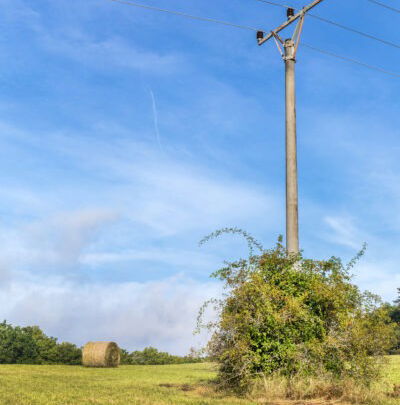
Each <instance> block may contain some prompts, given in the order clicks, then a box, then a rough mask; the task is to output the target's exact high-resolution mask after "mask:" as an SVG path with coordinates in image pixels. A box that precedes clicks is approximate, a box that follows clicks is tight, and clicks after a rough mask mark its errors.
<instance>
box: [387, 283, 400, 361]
mask: <svg viewBox="0 0 400 405" xmlns="http://www.w3.org/2000/svg"><path fill="white" fill-rule="evenodd" d="M397 291H398V298H397V299H396V300H395V301H394V305H389V304H387V310H388V314H389V317H390V319H391V321H392V322H394V323H395V324H396V325H397V330H396V334H397V341H396V344H395V345H394V347H392V348H391V350H390V353H391V354H400V288H398V289H397Z"/></svg>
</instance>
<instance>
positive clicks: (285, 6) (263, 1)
mask: <svg viewBox="0 0 400 405" xmlns="http://www.w3.org/2000/svg"><path fill="white" fill-rule="evenodd" d="M257 1H259V2H260V3H266V4H270V5H271V6H277V7H282V8H291V7H290V6H287V5H286V4H281V3H276V2H275V1H268V0H257Z"/></svg>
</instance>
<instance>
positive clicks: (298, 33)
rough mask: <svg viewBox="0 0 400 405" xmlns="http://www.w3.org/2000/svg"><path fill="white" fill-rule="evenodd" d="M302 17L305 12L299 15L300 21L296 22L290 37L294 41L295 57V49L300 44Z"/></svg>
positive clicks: (295, 50)
mask: <svg viewBox="0 0 400 405" xmlns="http://www.w3.org/2000/svg"><path fill="white" fill-rule="evenodd" d="M304 17H305V13H304V12H303V15H302V16H301V17H300V21H299V22H298V24H297V26H296V29H295V31H294V34H293V37H292V40H293V42H294V57H295V58H296V54H297V49H298V47H299V44H300V39H301V34H302V32H303V26H304Z"/></svg>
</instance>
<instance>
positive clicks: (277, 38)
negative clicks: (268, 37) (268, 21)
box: [271, 32, 285, 58]
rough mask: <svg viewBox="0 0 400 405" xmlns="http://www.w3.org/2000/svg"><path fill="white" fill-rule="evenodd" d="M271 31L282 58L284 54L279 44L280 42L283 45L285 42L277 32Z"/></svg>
mask: <svg viewBox="0 0 400 405" xmlns="http://www.w3.org/2000/svg"><path fill="white" fill-rule="evenodd" d="M271 33H272V35H273V36H274V41H275V43H276V46H277V48H278V51H279V53H280V54H281V56H282V58H285V54H284V52H283V49H282V47H281V44H282V46H285V42H284V41H283V40H282V38H281V37H280V36H279V35H278V34H277V33H275V32H271Z"/></svg>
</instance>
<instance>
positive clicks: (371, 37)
mask: <svg viewBox="0 0 400 405" xmlns="http://www.w3.org/2000/svg"><path fill="white" fill-rule="evenodd" d="M257 1H259V2H260V3H265V4H269V5H271V6H277V7H282V8H286V9H287V8H291V7H290V6H287V5H285V4H281V3H277V2H275V1H269V0H257ZM368 1H372V2H373V3H377V4H379V5H382V4H383V3H379V2H377V1H375V0H368ZM389 8H391V7H389ZM392 9H393V8H392ZM393 10H394V11H398V12H399V13H400V10H396V9H393ZM306 15H308V16H310V17H312V18H314V19H316V20H319V21H322V22H324V23H326V24H330V25H333V26H335V27H338V28H341V29H343V30H346V31H349V32H352V33H354V34H358V35H361V36H363V37H365V38H368V39H372V40H374V41H377V42H380V43H382V44H385V45H389V46H392V47H394V48H397V49H400V45H399V44H396V43H394V42H391V41H387V40H386V39H383V38H379V37H376V36H375V35H371V34H367V33H366V32H363V31H360V30H357V29H355V28H352V27H349V26H347V25H343V24H340V23H337V22H336V21H332V20H328V19H327V18H324V17H320V16H318V15H315V14H311V13H307V14H306Z"/></svg>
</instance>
